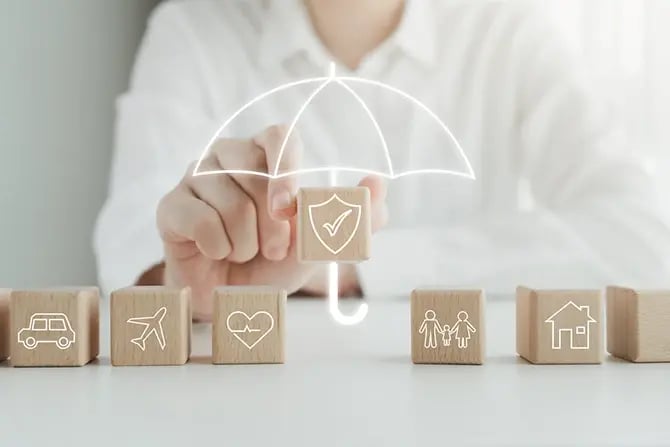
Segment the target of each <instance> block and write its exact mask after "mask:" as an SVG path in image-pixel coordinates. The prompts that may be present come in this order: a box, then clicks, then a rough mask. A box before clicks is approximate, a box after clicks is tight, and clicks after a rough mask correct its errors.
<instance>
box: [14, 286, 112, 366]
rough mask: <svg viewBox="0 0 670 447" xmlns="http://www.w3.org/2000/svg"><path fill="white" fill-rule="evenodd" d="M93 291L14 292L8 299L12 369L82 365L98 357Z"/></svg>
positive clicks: (97, 319) (96, 296) (95, 292)
mask: <svg viewBox="0 0 670 447" xmlns="http://www.w3.org/2000/svg"><path fill="white" fill-rule="evenodd" d="M99 312H100V293H99V291H98V289H97V288H94V287H90V288H78V289H64V288H63V289H52V290H27V291H19V290H14V291H12V293H11V299H10V320H11V324H10V328H11V329H10V334H9V335H10V337H11V338H10V340H11V342H10V362H11V364H12V365H13V366H83V365H85V364H87V363H88V362H90V361H91V360H93V359H95V358H96V357H97V356H98V352H99V347H100V314H99Z"/></svg>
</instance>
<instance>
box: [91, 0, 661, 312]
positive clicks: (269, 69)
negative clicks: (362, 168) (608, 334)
mask: <svg viewBox="0 0 670 447" xmlns="http://www.w3.org/2000/svg"><path fill="white" fill-rule="evenodd" d="M532 3H533V2H532V1H517V2H506V1H493V2H474V1H473V2H451V1H440V0H421V1H418V0H337V1H334V0H302V1H301V0H281V1H279V0H246V1H241V0H230V1H217V0H203V1H198V2H190V1H168V2H164V3H163V4H161V5H160V6H159V7H158V8H157V9H156V11H155V12H154V13H153V16H152V18H151V20H150V23H149V26H148V30H147V32H146V35H145V37H144V41H143V43H142V45H141V49H140V51H139V53H138V56H137V59H136V63H135V67H134V70H133V73H132V77H131V82H130V87H129V90H128V92H127V93H126V94H124V95H123V96H122V97H121V98H120V99H119V101H118V120H117V131H116V143H115V154H114V162H113V168H112V173H111V181H110V190H109V196H108V199H107V202H106V204H105V205H104V207H103V209H102V211H101V213H100V216H99V219H98V223H97V227H96V232H95V250H96V255H97V261H98V271H99V277H100V283H101V286H102V287H103V289H104V290H106V291H109V290H112V289H115V288H118V287H122V286H126V285H129V284H133V283H136V284H167V285H171V286H190V287H191V288H192V290H193V297H194V302H193V307H194V314H195V315H196V317H197V318H202V319H206V318H208V317H209V315H210V314H211V298H210V293H211V289H212V288H213V287H215V286H217V285H225V284H250V285H255V284H264V285H273V286H279V287H283V288H285V289H287V291H288V292H289V293H294V292H297V293H301V294H315V295H321V294H324V293H325V292H326V290H327V284H326V278H327V274H326V271H325V270H324V269H323V268H322V267H314V266H312V265H309V264H299V263H298V262H297V261H296V256H295V213H296V208H295V194H296V188H297V187H298V186H299V184H300V183H299V182H300V181H301V180H299V179H297V178H294V177H285V178H282V179H279V180H275V181H267V180H264V179H263V178H262V177H257V176H252V177H250V178H243V177H242V176H238V175H211V176H193V175H191V174H192V170H193V166H194V165H193V162H194V161H195V160H198V158H199V157H200V155H201V154H202V150H203V148H204V147H206V145H207V142H208V141H209V139H210V138H211V137H212V135H214V133H215V132H216V129H218V128H219V126H220V125H221V124H222V122H223V121H224V120H225V119H226V118H227V117H229V116H230V115H231V114H232V113H233V112H234V111H235V110H236V109H238V108H239V107H240V106H241V105H242V104H244V103H245V102H247V101H249V100H250V99H251V98H253V97H255V96H257V95H259V94H261V93H263V92H264V91H267V90H270V89H272V88H274V87H276V86H278V85H280V84H282V83H285V82H291V81H296V80H299V79H303V78H307V77H312V76H318V75H323V73H324V72H325V71H326V67H327V66H328V63H329V62H330V61H331V60H334V61H335V62H336V63H337V70H338V73H344V74H349V75H356V76H360V77H365V78H368V79H375V80H379V81H382V82H384V83H386V84H388V85H392V86H394V87H396V88H398V89H401V90H403V91H406V92H408V93H411V94H412V95H414V96H415V97H417V98H418V99H420V100H421V101H423V102H424V104H426V106H427V107H429V108H430V109H431V110H432V111H434V112H435V114H436V115H437V116H439V117H440V118H441V119H442V120H443V121H444V122H445V123H447V124H448V126H449V128H450V130H451V131H452V132H453V134H454V136H455V137H456V138H457V139H458V141H459V142H460V143H461V145H462V147H463V148H464V150H465V152H466V154H467V157H468V159H469V160H470V162H471V163H472V167H473V170H474V172H475V174H476V177H477V180H476V181H467V180H465V179H463V178H456V177H444V176H432V175H429V176H407V177H403V178H401V179H397V180H393V181H390V182H385V181H383V180H382V179H380V178H378V177H365V178H362V179H356V181H359V180H360V182H361V184H362V185H363V186H366V187H368V188H369V189H370V191H371V197H372V221H373V227H374V230H375V231H376V234H375V235H374V237H373V242H372V243H373V246H372V257H371V259H370V260H369V261H367V262H364V263H361V264H359V265H356V266H352V265H348V266H343V267H342V268H341V269H340V278H339V281H340V284H339V286H340V290H341V293H342V294H346V295H358V294H365V295H379V296H388V295H401V294H406V293H408V292H409V291H410V290H411V289H412V288H414V287H415V286H416V285H417V284H436V283H438V282H439V283H440V284H442V285H445V286H456V285H462V284H476V285H477V286H479V287H486V288H488V289H489V290H490V291H492V292H493V293H496V292H505V293H511V292H512V291H513V290H514V287H515V286H516V285H517V284H519V283H531V284H533V285H535V286H544V287H588V286H601V285H603V284H605V283H608V282H617V283H631V284H649V283H651V282H653V281H656V280H658V279H659V278H662V277H663V275H664V273H665V272H666V264H667V259H668V257H667V256H666V253H667V252H668V249H670V231H669V228H668V225H667V221H666V220H665V218H664V216H663V215H661V214H660V213H659V211H658V210H659V209H660V208H659V207H658V203H657V197H656V191H655V189H654V183H653V179H652V178H651V177H650V174H649V173H648V172H647V171H646V170H645V169H644V166H643V164H642V162H641V156H640V154H639V153H638V152H637V148H636V147H634V146H629V145H626V144H625V140H623V139H622V138H620V130H621V129H622V127H621V125H620V124H619V123H617V121H616V119H615V115H614V114H612V113H610V108H609V107H607V106H606V103H605V102H604V101H602V100H601V98H600V97H599V96H598V95H596V94H595V93H594V92H595V90H594V89H593V88H591V87H590V85H591V84H589V82H588V76H587V74H586V73H585V72H584V70H583V69H582V64H580V62H579V59H578V58H577V57H576V56H575V52H574V51H572V49H571V48H570V47H569V46H567V45H565V44H564V43H563V40H562V39H560V34H559V33H557V32H554V31H552V29H553V28H552V27H551V26H549V25H548V22H547V21H546V20H545V19H544V17H543V16H542V11H541V10H539V9H538V8H536V7H534V5H533V4H532ZM338 98H339V97H336V96H329V97H328V98H327V100H324V101H322V102H320V103H318V104H313V106H312V107H313V108H314V109H313V110H312V116H311V120H312V121H311V124H310V125H309V126H303V127H302V128H301V129H300V130H301V132H303V134H302V135H303V136H304V132H305V131H307V132H313V133H315V134H317V135H319V136H320V140H319V144H310V146H309V147H303V146H302V145H301V143H300V141H301V136H300V135H299V134H298V133H296V134H295V135H290V138H289V140H290V141H289V143H288V144H287V148H286V154H287V156H286V157H283V158H282V163H286V165H287V166H288V167H293V168H298V167H300V166H301V165H303V164H314V163H317V162H318V161H320V160H322V159H323V160H329V159H330V158H332V157H335V156H337V157H335V158H343V159H352V158H353V159H355V158H356V157H361V158H365V157H373V156H372V155H370V154H368V152H367V151H364V150H361V148H366V147H368V146H369V145H370V144H372V143H371V142H370V141H367V140H363V141H360V144H356V145H353V146H349V145H339V146H336V149H334V147H335V146H333V145H331V144H330V143H331V141H332V140H333V139H335V137H336V136H340V135H348V134H352V133H354V132H356V131H355V130H353V129H352V128H351V126H350V125H351V120H348V119H346V118H347V117H346V116H342V115H337V114H336V112H337V110H339V106H340V105H341V104H340V103H339V102H338V101H340V99H338ZM277 101H279V99H277V100H275V99H273V98H272V97H268V98H266V101H263V103H262V104H261V103H258V104H257V107H258V108H257V109H255V110H256V115H255V116H264V114H267V116H271V115H272V113H274V112H275V111H277V110H281V109H282V104H281V103H280V102H277ZM367 102H368V106H369V108H370V110H371V111H373V112H374V113H376V114H378V115H382V116H384V117H386V119H387V120H388V121H389V122H391V123H394V125H393V126H391V128H392V129H391V135H387V138H388V139H389V141H391V140H393V141H402V142H404V144H402V145H401V146H399V147H401V148H402V150H403V151H404V152H400V153H397V154H395V155H397V156H400V157H405V158H407V159H411V160H417V159H418V160H420V161H422V162H423V163H424V164H425V165H428V166H430V165H438V164H440V163H441V162H442V161H443V160H444V157H445V154H444V151H443V150H441V149H440V147H439V146H434V145H430V147H429V145H428V144H426V136H425V134H424V133H423V132H422V131H421V130H420V129H418V128H417V127H416V126H415V122H416V120H415V119H414V117H413V115H409V114H408V113H409V112H406V111H402V110H399V109H398V108H397V107H396V103H394V102H389V99H388V97H386V96H382V95H381V94H379V95H376V96H375V95H372V96H371V97H370V98H368V99H367ZM270 124H273V125H270ZM287 124H288V123H286V122H279V123H268V125H267V126H264V127H259V128H256V129H255V130H254V129H247V128H243V127H239V128H232V129H231V133H230V134H229V135H227V136H221V138H220V140H219V141H217V143H216V144H215V148H216V150H214V151H213V152H211V153H210V154H209V156H208V158H207V159H206V160H204V163H205V164H206V165H208V166H210V167H214V168H216V167H224V168H225V167H227V166H234V167H235V168H237V169H239V168H244V167H247V166H250V167H252V168H253V169H263V168H267V167H269V166H272V165H273V163H278V160H277V159H276V158H277V153H278V151H279V149H278V148H279V146H280V142H281V141H282V140H283V138H284V137H285V136H286V133H287V128H286V125H287ZM329 157H330V158H329ZM352 184H354V183H353V182H352ZM387 223H388V225H387Z"/></svg>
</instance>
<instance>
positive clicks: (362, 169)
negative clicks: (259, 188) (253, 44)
mask: <svg viewBox="0 0 670 447" xmlns="http://www.w3.org/2000/svg"><path fill="white" fill-rule="evenodd" d="M330 87H338V89H337V92H338V93H337V94H339V95H349V96H350V98H351V99H352V100H353V102H354V103H355V104H357V105H358V106H360V112H361V116H363V117H366V118H367V121H368V122H369V123H370V124H372V132H373V134H374V138H375V139H376V143H377V144H378V145H379V146H380V150H381V153H382V156H380V157H379V159H380V160H381V161H380V164H378V165H375V166H368V167H366V166H360V165H358V160H352V161H351V162H350V163H349V164H344V165H343V164H328V165H318V166H305V167H301V168H299V169H295V170H287V171H281V170H280V166H282V163H281V160H282V157H283V156H284V152H285V149H286V146H287V143H288V141H289V139H290V137H291V135H292V133H293V132H295V131H296V127H297V126H298V125H299V123H300V122H301V121H307V120H306V118H305V116H306V114H305V112H306V111H307V110H308V108H309V106H310V104H312V103H313V102H314V101H315V100H317V99H318V97H319V96H320V95H323V94H324V92H325V91H326V89H327V88H330ZM366 89H372V90H375V91H377V92H379V89H383V90H385V91H387V92H389V95H390V97H391V98H393V100H394V101H395V104H398V105H401V104H404V105H405V106H408V107H412V108H415V109H416V110H417V111H418V113H420V114H421V115H420V116H421V117H422V118H423V119H424V121H423V122H425V123H426V124H427V125H429V126H431V127H432V129H433V130H432V135H435V136H436V137H435V138H434V144H436V145H438V149H439V150H440V153H442V154H444V155H445V163H446V164H449V165H454V164H455V165H457V166H456V167H454V166H448V167H445V168H438V167H435V166H414V165H413V164H412V161H411V160H409V161H408V160H404V161H403V162H401V163H395V164H394V161H393V158H394V157H392V153H395V154H407V153H409V152H410V151H408V150H407V149H408V148H407V147H402V144H399V145H394V142H389V141H387V139H386V137H385V132H384V129H385V128H387V130H391V129H388V126H385V125H384V124H383V122H381V121H382V120H379V119H378V118H377V117H375V115H374V114H373V112H372V111H371V110H370V108H369V106H368V104H367V103H366V101H365V100H364V96H365V90H366ZM330 90H331V91H332V89H330ZM274 95H285V96H287V97H289V96H290V97H291V98H293V99H294V103H295V104H296V107H295V108H294V110H293V117H292V119H290V125H289V127H288V131H287V132H286V135H285V137H284V140H283V142H282V144H281V147H280V150H279V156H278V157H277V160H276V162H275V166H267V172H265V171H260V170H259V171H254V170H245V169H217V170H205V169H201V164H202V162H203V160H204V159H205V158H206V157H207V155H208V152H209V150H210V148H211V147H212V144H213V143H214V142H215V141H216V140H217V139H219V138H221V137H222V136H224V135H225V134H226V132H227V131H229V130H230V129H231V128H235V127H236V125H237V123H239V122H240V121H243V117H245V116H248V115H249V114H253V113H255V107H254V106H256V105H259V104H262V103H261V102H262V101H264V100H268V99H270V97H271V96H274ZM258 113H259V114H260V113H262V112H258ZM264 118H266V119H269V120H271V121H272V120H273V118H269V117H264ZM288 121H289V120H286V121H284V122H288ZM359 121H360V120H359ZM274 122H281V121H276V118H274ZM357 122H358V121H356V122H355V123H357ZM424 128H425V129H427V127H424ZM256 130H257V129H256ZM236 131H237V132H240V128H239V127H238V128H237V130H236ZM438 135H439V138H438V137H437V136H438ZM301 136H302V132H301ZM321 143H322V142H315V145H318V144H321ZM305 146H306V147H307V145H305ZM449 149H450V150H449ZM449 156H450V157H451V160H449V161H447V160H446V157H449ZM351 163H353V164H351ZM433 164H434V163H433ZM399 165H400V166H399ZM319 172H321V173H328V174H329V178H330V185H331V186H335V185H336V180H337V174H338V173H340V172H349V173H354V174H372V175H377V176H381V177H385V178H387V179H397V178H400V177H404V176H409V175H418V174H444V175H452V176H457V177H462V178H465V179H469V180H475V174H474V171H473V169H472V166H471V164H470V161H469V160H468V158H467V156H466V155H465V152H464V151H463V148H462V147H461V145H460V144H459V142H458V141H457V140H456V138H455V137H454V135H453V134H452V132H451V130H450V129H449V127H448V126H447V125H446V124H445V123H444V122H443V121H442V120H441V119H440V118H439V117H438V116H437V114H436V113H435V112H433V111H432V110H431V109H430V108H429V107H428V106H426V105H425V104H424V103H423V102H421V101H420V100H419V99H417V98H416V97H414V96H412V95H410V94H408V93H406V92H404V91H402V90H400V89H398V88H396V87H393V86H390V85H388V84H385V83H382V82H379V81H376V80H370V79H365V78H360V77H352V76H338V75H337V74H336V72H335V64H334V63H331V64H330V70H329V73H328V75H327V76H323V77H316V78H309V79H303V80H299V81H295V82H290V83H287V84H283V85H280V86H278V87H276V88H274V89H272V90H269V91H267V92H265V93H263V94H261V95H259V96H257V97H256V98H254V99H252V100H251V101H249V102H248V103H246V104H245V105H243V106H242V107H241V108H239V109H238V110H237V111H236V112H235V113H233V114H232V115H231V116H230V117H229V118H228V119H227V120H226V121H225V122H224V123H223V124H222V125H221V127H220V128H219V129H218V130H217V132H216V133H215V134H214V135H213V136H212V138H211V139H210V141H209V143H208V144H207V146H206V147H205V150H204V151H203V153H202V155H201V156H200V158H199V160H198V162H197V163H196V165H195V167H194V169H193V174H192V175H193V176H200V175H216V174H229V175H233V174H235V175H237V174H247V175H256V176H261V177H265V178H268V179H277V178H282V177H286V176H293V175H301V174H309V173H319ZM328 268H329V271H328V281H329V284H328V303H329V310H330V313H331V315H332V317H333V318H334V319H335V320H336V321H337V322H339V323H340V324H345V325H353V324H357V323H359V322H361V321H363V319H364V318H365V316H366V315H367V312H368V305H367V304H366V303H363V304H361V305H360V307H359V308H358V310H357V311H356V312H355V313H354V314H353V315H344V314H343V313H342V312H341V310H340V308H339V305H338V296H339V290H338V277H339V274H338V264H337V263H336V262H330V263H329V266H328Z"/></svg>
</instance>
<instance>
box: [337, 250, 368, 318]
mask: <svg viewBox="0 0 670 447" xmlns="http://www.w3.org/2000/svg"><path fill="white" fill-rule="evenodd" d="M338 270H339V268H338V265H337V262H331V263H330V264H328V309H329V310H330V315H332V317H333V318H334V319H335V321H337V322H338V323H340V324H342V325H345V326H353V325H355V324H358V323H360V322H361V321H363V320H364V319H365V317H366V316H367V314H368V305H367V303H363V304H361V305H360V307H359V308H358V310H357V311H356V313H355V314H353V315H344V314H343V313H342V311H340V307H339V301H338V298H339V287H338V285H339V271H338Z"/></svg>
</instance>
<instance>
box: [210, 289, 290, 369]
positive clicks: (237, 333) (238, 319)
mask: <svg viewBox="0 0 670 447" xmlns="http://www.w3.org/2000/svg"><path fill="white" fill-rule="evenodd" d="M285 308H286V291H285V290H280V289H276V288H271V287H252V286H248V287H221V288H218V289H216V290H215V291H214V316H213V325H212V363H215V364H231V363H284V311H285Z"/></svg>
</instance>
